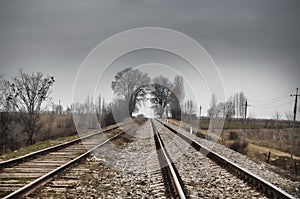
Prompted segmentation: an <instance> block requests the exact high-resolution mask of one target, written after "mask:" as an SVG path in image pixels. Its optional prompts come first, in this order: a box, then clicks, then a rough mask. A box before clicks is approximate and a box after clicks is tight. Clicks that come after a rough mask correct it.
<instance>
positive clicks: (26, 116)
mask: <svg viewBox="0 0 300 199" xmlns="http://www.w3.org/2000/svg"><path fill="white" fill-rule="evenodd" d="M53 83H54V78H53V77H50V76H47V77H43V74H42V73H39V72H38V73H32V74H27V73H24V72H23V70H20V72H19V75H18V76H17V77H15V78H13V79H12V81H11V82H10V85H9V90H8V95H7V98H6V100H7V101H8V102H9V104H10V106H11V108H12V109H13V110H14V111H16V112H18V113H19V114H21V115H22V120H23V122H24V124H25V131H26V133H27V144H28V145H31V144H33V143H34V136H35V134H36V132H37V121H38V119H39V116H40V112H41V111H42V110H43V108H44V105H45V102H47V101H49V99H50V98H49V93H50V92H49V91H50V88H51V86H52V85H53Z"/></svg>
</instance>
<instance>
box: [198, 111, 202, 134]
mask: <svg viewBox="0 0 300 199" xmlns="http://www.w3.org/2000/svg"><path fill="white" fill-rule="evenodd" d="M201 110H202V106H200V112H199V125H198V129H201V126H200V120H201Z"/></svg>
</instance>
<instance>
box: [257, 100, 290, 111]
mask: <svg viewBox="0 0 300 199" xmlns="http://www.w3.org/2000/svg"><path fill="white" fill-rule="evenodd" d="M292 102H293V101H291V100H290V101H288V102H285V103H283V104H279V105H276V106H265V107H260V105H252V107H253V108H255V109H272V108H276V107H281V106H285V105H287V104H291V103H292Z"/></svg>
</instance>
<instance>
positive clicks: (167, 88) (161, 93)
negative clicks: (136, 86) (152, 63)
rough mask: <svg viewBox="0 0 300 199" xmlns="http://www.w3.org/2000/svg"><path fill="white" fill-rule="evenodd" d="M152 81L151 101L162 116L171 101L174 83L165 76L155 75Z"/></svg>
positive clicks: (156, 111) (157, 112)
mask: <svg viewBox="0 0 300 199" xmlns="http://www.w3.org/2000/svg"><path fill="white" fill-rule="evenodd" d="M152 82H153V83H152V87H151V88H152V89H151V95H152V98H151V102H152V103H153V104H154V105H153V108H154V111H155V113H156V114H157V115H158V116H159V117H160V118H161V117H162V116H163V113H164V111H165V108H166V106H167V105H168V103H169V101H170V96H171V90H172V83H171V82H170V80H169V79H168V78H166V77H164V76H158V77H155V78H154V79H153V81H152Z"/></svg>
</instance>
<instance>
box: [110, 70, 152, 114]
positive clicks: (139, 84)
mask: <svg viewBox="0 0 300 199" xmlns="http://www.w3.org/2000/svg"><path fill="white" fill-rule="evenodd" d="M150 82H151V79H150V77H149V76H148V74H147V73H142V72H141V71H139V70H138V69H131V68H126V69H124V70H122V71H120V72H118V73H117V75H116V76H115V80H114V81H112V84H111V87H112V89H113V91H114V93H115V94H117V95H118V96H121V97H123V99H124V100H125V102H126V103H127V104H128V112H129V116H130V117H131V116H132V113H133V112H134V111H136V110H137V105H140V103H141V102H142V101H143V100H144V99H145V97H146V94H147V88H148V87H149V84H150Z"/></svg>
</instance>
